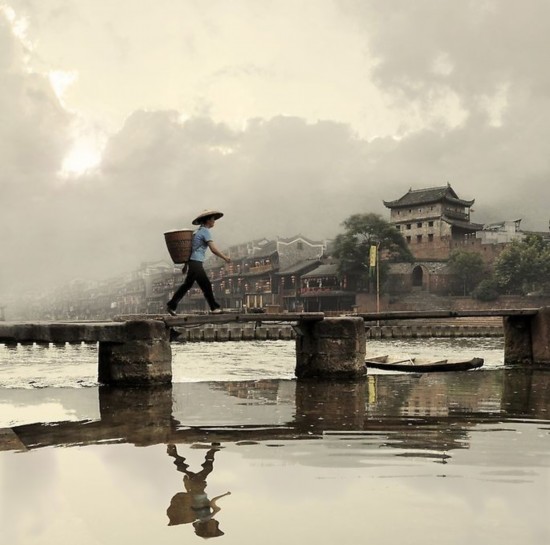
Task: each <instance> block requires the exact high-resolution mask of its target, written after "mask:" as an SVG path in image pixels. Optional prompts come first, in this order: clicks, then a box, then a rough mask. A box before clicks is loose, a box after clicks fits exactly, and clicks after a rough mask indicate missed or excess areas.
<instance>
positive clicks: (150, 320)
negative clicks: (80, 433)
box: [0, 308, 550, 385]
mask: <svg viewBox="0 0 550 545" xmlns="http://www.w3.org/2000/svg"><path fill="white" fill-rule="evenodd" d="M467 316H502V317H503V319H504V331H505V362H506V363H521V364H529V363H533V362H535V363H541V364H550V308H543V309H514V310H491V311H464V312H455V311H431V312H393V313H373V314H361V315H351V316H342V317H336V318H332V317H331V318H329V317H325V316H324V314H323V313H283V314H238V313H228V314H221V315H182V316H176V317H167V316H160V315H159V316H151V315H134V316H121V317H118V318H117V320H114V321H109V322H35V323H30V322H21V323H13V322H0V342H5V343H32V342H36V343H66V342H69V343H80V342H97V343H98V344H99V357H98V359H99V361H98V380H99V382H101V383H103V384H112V385H128V384H129V385H136V384H157V383H169V382H171V380H172V350H171V346H170V341H171V340H172V337H171V334H172V332H173V330H174V328H176V327H182V326H191V325H196V324H205V323H230V322H290V323H293V324H295V329H296V331H297V333H298V335H297V339H296V369H295V374H296V376H297V377H298V378H302V379H309V378H311V379H340V378H343V379H348V378H359V377H362V376H364V375H365V374H366V372H367V371H366V367H365V364H364V361H365V351H366V335H365V323H367V324H368V323H369V321H381V320H397V319H399V320H402V319H415V318H450V317H451V318H452V317H467Z"/></svg>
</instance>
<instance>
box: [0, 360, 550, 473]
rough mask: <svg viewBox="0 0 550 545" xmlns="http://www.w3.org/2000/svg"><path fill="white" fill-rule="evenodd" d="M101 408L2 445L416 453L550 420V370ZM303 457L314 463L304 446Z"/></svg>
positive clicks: (295, 385) (233, 389)
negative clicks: (289, 446)
mask: <svg viewBox="0 0 550 545" xmlns="http://www.w3.org/2000/svg"><path fill="white" fill-rule="evenodd" d="M97 392H98V404H99V418H97V419H93V420H83V421H79V422H67V421H63V422H55V423H51V422H49V423H45V422H37V423H33V424H25V425H20V426H14V427H12V428H8V429H4V430H1V431H0V450H27V449H36V448H41V447H48V446H73V445H90V444H98V443H131V444H134V445H139V446H146V445H155V444H178V443H187V444H195V443H206V444H210V443H212V442H219V443H222V444H223V443H228V442H229V443H239V442H249V441H252V442H259V441H294V440H303V439H307V440H310V441H318V440H327V438H332V439H334V438H335V437H338V436H342V437H350V436H351V437H355V438H362V439H365V438H368V437H376V438H377V444H378V445H380V443H383V444H387V445H388V446H391V447H395V448H398V449H401V451H400V452H401V455H403V452H402V451H403V449H404V450H406V451H407V452H406V455H410V456H432V457H434V458H441V457H443V456H448V453H449V451H452V450H453V449H462V448H468V437H469V433H470V432H471V431H473V430H474V429H475V428H476V427H477V426H478V425H482V424H495V423H502V422H505V421H507V420H508V421H509V420H517V419H525V420H533V419H541V420H546V421H547V420H548V415H549V414H550V413H549V410H550V373H548V372H547V371H544V370H537V369H529V370H525V369H503V370H498V371H486V372H484V371H479V372H470V373H445V374H431V375H383V374H380V375H373V376H370V377H368V379H367V380H362V381H352V382H349V381H348V382H317V381H278V380H266V381H251V382H217V383H185V384H175V385H173V386H170V385H168V386H158V387H154V388H141V389H129V388H112V387H100V388H98V389H97ZM302 463H306V464H307V463H315V462H314V460H313V459H310V460H308V458H307V456H306V457H305V459H304V460H302Z"/></svg>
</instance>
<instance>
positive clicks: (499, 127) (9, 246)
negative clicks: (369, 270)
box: [0, 0, 550, 296]
mask: <svg viewBox="0 0 550 545" xmlns="http://www.w3.org/2000/svg"><path fill="white" fill-rule="evenodd" d="M549 20H550V2H548V0H471V1H470V0H414V1H411V0H177V1H175V0H154V1H153V0H116V1H113V0H0V192H1V193H0V241H1V248H0V249H1V251H0V296H1V295H2V294H8V293H12V294H13V293H14V292H18V291H20V290H25V289H32V288H41V287H42V286H50V285H52V284H53V283H59V282H60V283H63V282H66V281H68V280H70V279H72V278H76V277H82V278H105V277H108V276H113V275H116V274H120V273H123V272H126V271H131V270H133V269H135V268H137V267H138V266H139V264H140V263H141V262H143V261H151V260H156V259H167V260H168V253H167V251H166V247H165V245H164V239H163V233H164V232H165V231H167V230H170V229H174V228H178V227H189V226H190V221H191V219H192V218H193V217H194V216H195V215H196V214H197V213H199V212H200V211H201V210H203V209H205V208H216V209H220V210H222V211H223V212H225V214H226V215H225V217H224V218H223V219H222V220H220V222H219V223H218V224H217V225H216V227H215V230H214V237H215V240H216V242H217V243H218V244H219V245H220V246H222V247H226V246H228V245H230V244H233V243H239V242H244V241H247V240H250V239H254V238H259V237H264V236H265V237H275V236H278V235H279V236H291V235H294V234H298V233H301V234H303V235H305V236H308V237H309V238H313V239H322V238H332V237H334V236H335V235H336V234H337V233H338V232H340V231H341V222H342V221H343V220H344V219H345V218H346V217H348V216H349V215H351V214H353V213H360V212H377V213H380V214H382V215H384V217H387V218H389V211H388V210H387V209H386V208H384V206H383V203H382V200H383V199H385V200H393V199H396V198H398V197H400V196H401V195H402V194H404V193H405V192H407V191H408V189H409V188H411V187H412V188H414V189H420V188H423V187H435V186H441V185H445V184H446V183H447V182H450V183H451V185H452V186H453V188H454V189H455V191H456V192H457V193H458V195H459V196H460V197H462V198H465V199H475V200H476V203H475V206H474V210H475V212H474V214H473V217H472V219H473V220H474V221H476V222H480V223H485V222H491V221H498V220H504V219H518V218H523V222H522V226H523V227H524V228H525V229H532V230H540V231H542V230H547V229H548V220H549V219H550V212H549V211H548V208H549V202H550V153H549V138H548V131H549V129H548V127H550V93H549V91H550V69H549V68H548V59H547V56H548V55H547V51H548V49H549V45H550V44H549V42H550V38H549V34H548V21H549Z"/></svg>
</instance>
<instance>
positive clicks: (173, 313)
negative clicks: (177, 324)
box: [166, 305, 177, 316]
mask: <svg viewBox="0 0 550 545" xmlns="http://www.w3.org/2000/svg"><path fill="white" fill-rule="evenodd" d="M166 312H168V314H170V316H177V313H176V309H175V308H172V307H171V306H170V305H166Z"/></svg>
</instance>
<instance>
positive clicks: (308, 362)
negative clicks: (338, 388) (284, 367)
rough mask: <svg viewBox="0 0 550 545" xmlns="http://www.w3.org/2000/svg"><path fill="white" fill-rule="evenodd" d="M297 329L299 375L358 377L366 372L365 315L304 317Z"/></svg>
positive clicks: (298, 376) (318, 377)
mask: <svg viewBox="0 0 550 545" xmlns="http://www.w3.org/2000/svg"><path fill="white" fill-rule="evenodd" d="M296 330H297V337H296V369H295V374H296V377H297V378H316V379H356V378H360V377H363V376H365V375H366V374H367V368H366V366H365V351H366V335H365V323H364V321H363V319H362V318H355V317H345V318H325V319H324V320H320V321H308V320H303V321H300V322H299V324H298V326H297V327H296Z"/></svg>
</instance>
